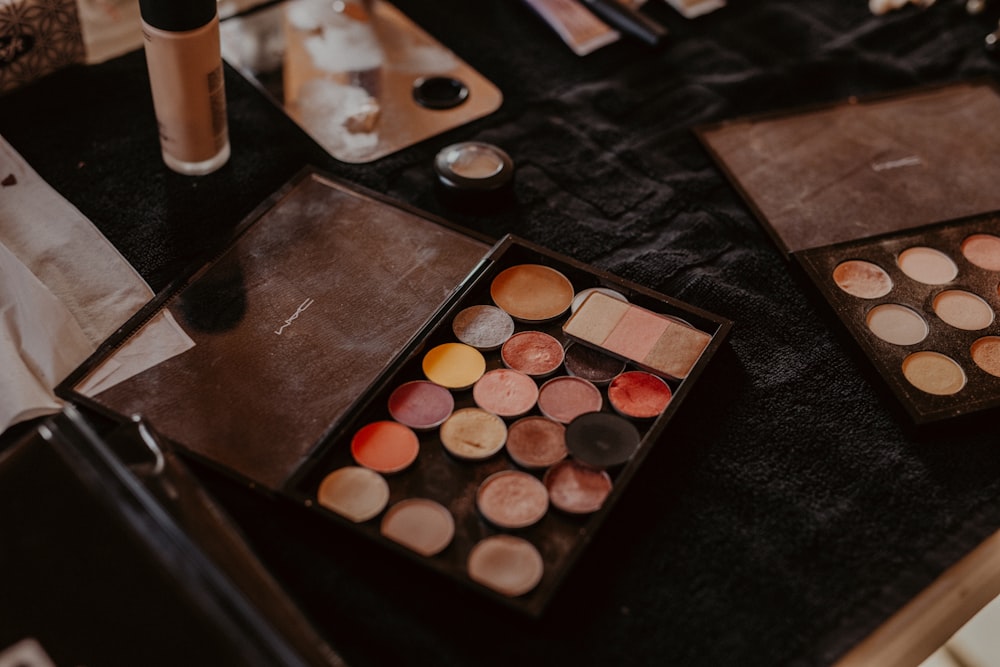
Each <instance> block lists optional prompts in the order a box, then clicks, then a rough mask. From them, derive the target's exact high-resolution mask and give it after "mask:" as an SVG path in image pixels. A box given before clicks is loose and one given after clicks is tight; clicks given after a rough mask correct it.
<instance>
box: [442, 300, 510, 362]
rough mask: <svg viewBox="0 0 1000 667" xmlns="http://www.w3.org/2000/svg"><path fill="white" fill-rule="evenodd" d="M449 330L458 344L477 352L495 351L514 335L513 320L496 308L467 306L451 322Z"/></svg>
mask: <svg viewBox="0 0 1000 667" xmlns="http://www.w3.org/2000/svg"><path fill="white" fill-rule="evenodd" d="M451 330H452V331H453V332H454V334H455V338H457V339H458V340H459V341H460V342H462V343H465V344H466V345H471V346H472V347H474V348H476V349H477V350H482V351H488V350H495V349H497V348H498V347H500V346H501V345H503V344H504V343H505V342H507V339H508V338H510V337H511V336H512V335H513V334H514V320H513V319H511V316H510V315H508V314H507V313H506V312H504V311H503V310H501V309H500V308H497V307H496V306H486V305H480V306H469V307H468V308H465V309H464V310H462V311H461V312H459V313H458V315H456V316H455V319H454V320H452V323H451Z"/></svg>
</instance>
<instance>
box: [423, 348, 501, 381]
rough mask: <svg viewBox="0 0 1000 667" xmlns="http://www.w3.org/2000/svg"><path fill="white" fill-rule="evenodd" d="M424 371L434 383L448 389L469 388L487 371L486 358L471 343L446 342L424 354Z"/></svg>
mask: <svg viewBox="0 0 1000 667" xmlns="http://www.w3.org/2000/svg"><path fill="white" fill-rule="evenodd" d="M423 371H424V375H425V376H426V377H427V379H428V380H430V381H431V382H433V383H434V384H438V385H441V386H442V387H445V388H447V389H455V390H459V389H468V388H469V387H471V386H472V385H474V384H476V380H478V379H479V378H481V377H482V376H483V373H485V372H486V358H485V357H483V353H482V352H480V351H479V350H477V349H476V348H474V347H472V346H471V345H466V344H465V343H444V344H442V345H438V346H437V347H435V348H432V349H431V350H430V351H429V352H428V353H427V354H426V355H425V356H424V361H423Z"/></svg>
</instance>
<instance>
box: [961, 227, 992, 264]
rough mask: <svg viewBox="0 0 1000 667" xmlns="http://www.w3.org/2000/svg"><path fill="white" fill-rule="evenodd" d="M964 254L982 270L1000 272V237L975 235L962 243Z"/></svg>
mask: <svg viewBox="0 0 1000 667" xmlns="http://www.w3.org/2000/svg"><path fill="white" fill-rule="evenodd" d="M962 254H963V255H965V258H966V259H967V260H969V261H970V262H972V263H973V264H975V265H976V266H978V267H979V268H981V269H986V270H987V271H1000V237H997V236H994V235H993V234H973V235H972V236H969V237H968V238H966V239H965V240H964V241H963V242H962Z"/></svg>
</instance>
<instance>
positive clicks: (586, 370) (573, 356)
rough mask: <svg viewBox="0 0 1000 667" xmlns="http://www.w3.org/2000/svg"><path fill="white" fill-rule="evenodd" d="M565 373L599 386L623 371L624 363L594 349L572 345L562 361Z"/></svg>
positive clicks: (576, 344) (577, 344)
mask: <svg viewBox="0 0 1000 667" xmlns="http://www.w3.org/2000/svg"><path fill="white" fill-rule="evenodd" d="M563 365H564V366H566V372H567V373H569V374H570V375H575V376H576V377H578V378H583V379H584V380H587V381H589V382H593V383H594V384H596V385H598V386H601V385H606V384H608V383H609V382H611V381H612V380H613V379H615V377H617V376H618V375H620V374H621V373H622V372H623V371H624V370H625V362H624V361H622V360H621V359H616V358H615V357H612V356H610V355H607V354H604V353H603V352H600V351H598V350H595V349H594V348H591V347H587V346H586V345H580V344H579V343H572V344H570V345H569V347H567V348H566V355H565V358H564V359H563Z"/></svg>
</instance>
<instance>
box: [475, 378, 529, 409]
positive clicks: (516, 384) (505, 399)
mask: <svg viewBox="0 0 1000 667" xmlns="http://www.w3.org/2000/svg"><path fill="white" fill-rule="evenodd" d="M472 399H473V400H474V401H475V402H476V405H478V406H479V407H481V408H482V409H483V410H486V411H487V412H492V413H493V414H495V415H499V416H501V417H520V416H521V415H523V414H525V413H526V412H528V411H529V410H531V409H532V408H533V407H535V403H536V402H537V401H538V385H536V384H535V381H534V380H532V379H531V378H530V377H529V376H527V375H525V374H524V373H522V372H520V371H515V370H511V369H510V368H497V369H494V370H492V371H488V372H487V373H486V374H485V375H483V377H481V378H479V381H478V382H476V384H475V385H474V386H473V387H472Z"/></svg>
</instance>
